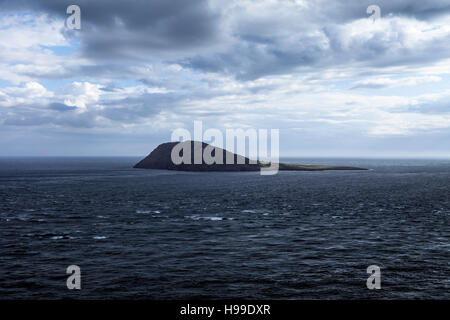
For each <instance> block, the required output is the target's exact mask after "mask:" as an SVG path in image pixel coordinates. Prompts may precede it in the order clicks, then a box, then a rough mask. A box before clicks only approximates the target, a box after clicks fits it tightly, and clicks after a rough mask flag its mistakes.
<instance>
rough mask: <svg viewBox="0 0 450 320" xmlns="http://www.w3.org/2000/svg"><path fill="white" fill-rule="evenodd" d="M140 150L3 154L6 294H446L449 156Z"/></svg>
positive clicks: (0, 203) (0, 269)
mask: <svg viewBox="0 0 450 320" xmlns="http://www.w3.org/2000/svg"><path fill="white" fill-rule="evenodd" d="M138 160H140V159H139V158H0V299H59V298H74V299H218V298H225V299H226V298H238V299H241V298H242V299H450V262H449V261H450V259H449V258H450V161H448V160H353V159H346V160H345V159H335V160H333V159H288V160H287V161H291V162H293V163H295V162H298V163H307V164H335V165H349V166H361V167H366V168H369V169H371V170H369V171H325V172H287V171H284V172H280V173H279V174H277V175H275V176H261V175H260V174H259V173H258V172H242V173H233V172H228V173H226V172H224V173H211V172H210V173H192V172H174V171H162V170H143V169H132V168H131V167H132V166H133V164H135V163H136V162H137V161H138ZM69 265H77V266H79V267H80V269H81V290H69V289H68V288H67V286H66V280H67V277H68V276H69V275H67V274H66V268H67V267H68V266H69ZM370 265H377V266H379V267H380V268H381V289H379V290H376V289H374V290H369V289H368V288H367V286H366V280H367V278H368V277H369V276H370V275H369V274H368V273H367V267H368V266H370Z"/></svg>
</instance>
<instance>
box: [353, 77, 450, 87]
mask: <svg viewBox="0 0 450 320" xmlns="http://www.w3.org/2000/svg"><path fill="white" fill-rule="evenodd" d="M441 80H442V78H441V77H436V76H425V77H406V78H399V79H391V78H375V79H366V80H361V81H358V82H356V83H355V84H354V85H353V86H352V87H351V89H357V88H368V89H380V88H396V87H404V86H416V85H418V84H422V83H433V82H439V81H441Z"/></svg>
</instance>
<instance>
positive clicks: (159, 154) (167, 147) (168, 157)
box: [134, 141, 367, 171]
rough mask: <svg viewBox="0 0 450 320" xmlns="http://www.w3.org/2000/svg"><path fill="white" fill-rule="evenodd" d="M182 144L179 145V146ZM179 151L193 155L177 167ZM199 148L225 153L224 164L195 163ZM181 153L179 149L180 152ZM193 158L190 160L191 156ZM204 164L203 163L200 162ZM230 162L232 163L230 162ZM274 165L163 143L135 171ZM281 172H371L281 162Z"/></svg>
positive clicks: (191, 143) (252, 168)
mask: <svg viewBox="0 0 450 320" xmlns="http://www.w3.org/2000/svg"><path fill="white" fill-rule="evenodd" d="M177 145H178V146H177ZM176 146H177V148H180V149H181V148H185V149H184V150H188V151H189V148H190V155H189V154H186V155H183V152H182V151H181V152H179V153H178V154H179V155H180V156H181V157H183V156H184V158H185V159H189V158H190V161H185V163H180V164H175V163H174V162H173V161H172V150H173V148H174V147H176ZM195 148H197V150H198V151H199V150H200V148H201V152H198V154H201V155H203V153H204V151H205V149H206V148H208V149H207V152H206V153H207V154H211V156H212V157H215V152H216V151H217V152H218V158H219V159H220V157H219V155H220V153H222V161H221V162H222V164H221V163H220V161H218V162H219V163H212V164H208V163H206V162H205V159H203V157H201V159H197V160H198V161H197V164H196V163H195V161H194V160H195V158H194V157H195ZM177 150H178V149H177ZM189 156H190V157H189ZM227 157H228V159H233V160H234V161H233V163H232V164H230V163H227V161H226V160H227ZM200 161H201V163H200ZM186 162H190V163H186ZM228 162H230V161H228ZM269 165H270V164H268V163H263V162H260V161H250V159H249V158H247V157H244V156H241V155H238V154H235V153H232V152H229V151H227V150H225V149H221V148H217V147H213V146H211V145H209V144H207V143H204V142H199V141H184V142H182V143H180V142H166V143H162V144H160V145H159V146H158V147H156V149H154V150H153V151H152V152H151V153H150V154H149V155H148V156H147V157H145V158H144V159H142V160H141V161H139V162H138V163H137V164H136V165H135V166H134V168H139V169H163V170H179V171H259V170H261V168H264V167H268V166H269ZM278 170H284V171H287V170H292V171H323V170H367V169H364V168H356V167H346V166H316V165H301V164H286V163H279V164H278Z"/></svg>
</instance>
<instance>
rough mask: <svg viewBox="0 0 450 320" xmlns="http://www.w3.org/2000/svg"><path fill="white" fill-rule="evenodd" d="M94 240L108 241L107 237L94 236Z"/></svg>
mask: <svg viewBox="0 0 450 320" xmlns="http://www.w3.org/2000/svg"><path fill="white" fill-rule="evenodd" d="M92 239H95V240H102V239H106V237H105V236H94V237H92Z"/></svg>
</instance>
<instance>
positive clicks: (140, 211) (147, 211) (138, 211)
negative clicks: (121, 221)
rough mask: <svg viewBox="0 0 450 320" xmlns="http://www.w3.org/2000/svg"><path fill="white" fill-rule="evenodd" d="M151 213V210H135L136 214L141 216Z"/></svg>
mask: <svg viewBox="0 0 450 320" xmlns="http://www.w3.org/2000/svg"><path fill="white" fill-rule="evenodd" d="M151 212H152V210H136V213H139V214H141V213H151Z"/></svg>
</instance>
